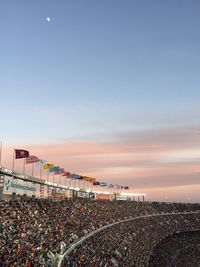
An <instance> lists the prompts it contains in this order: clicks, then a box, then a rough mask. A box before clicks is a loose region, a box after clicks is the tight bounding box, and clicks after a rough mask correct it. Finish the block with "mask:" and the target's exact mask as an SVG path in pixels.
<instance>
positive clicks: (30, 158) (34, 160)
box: [26, 156, 40, 164]
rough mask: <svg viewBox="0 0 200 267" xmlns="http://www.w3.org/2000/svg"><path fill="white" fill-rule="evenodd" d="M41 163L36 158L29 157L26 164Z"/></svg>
mask: <svg viewBox="0 0 200 267" xmlns="http://www.w3.org/2000/svg"><path fill="white" fill-rule="evenodd" d="M39 161H40V160H39V159H38V157H36V156H28V157H27V158H26V164H30V163H35V162H39Z"/></svg>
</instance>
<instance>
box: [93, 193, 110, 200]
mask: <svg viewBox="0 0 200 267" xmlns="http://www.w3.org/2000/svg"><path fill="white" fill-rule="evenodd" d="M96 199H98V200H111V195H109V194H96Z"/></svg>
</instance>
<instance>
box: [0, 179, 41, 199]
mask: <svg viewBox="0 0 200 267" xmlns="http://www.w3.org/2000/svg"><path fill="white" fill-rule="evenodd" d="M12 193H16V194H20V195H24V194H26V195H27V196H33V195H36V185H35V184H34V183H32V182H25V181H23V180H20V179H14V178H12V177H9V176H4V185H3V194H7V195H11V194H12Z"/></svg>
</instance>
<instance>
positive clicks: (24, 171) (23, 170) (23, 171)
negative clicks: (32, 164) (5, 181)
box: [23, 158, 26, 174]
mask: <svg viewBox="0 0 200 267" xmlns="http://www.w3.org/2000/svg"><path fill="white" fill-rule="evenodd" d="M25 160H26V158H24V166H23V174H25Z"/></svg>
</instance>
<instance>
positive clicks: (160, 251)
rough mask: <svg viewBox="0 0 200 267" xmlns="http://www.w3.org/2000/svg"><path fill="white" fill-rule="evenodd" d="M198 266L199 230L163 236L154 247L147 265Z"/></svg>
mask: <svg viewBox="0 0 200 267" xmlns="http://www.w3.org/2000/svg"><path fill="white" fill-rule="evenodd" d="M160 266H171V267H175V266H181V267H190V266H191V267H198V266H200V232H199V231H192V232H182V233H177V234H173V235H170V236H168V237H166V238H164V239H163V240H162V241H161V242H160V243H159V244H158V245H157V246H156V248H155V249H154V251H153V254H152V256H151V259H150V263H149V267H160Z"/></svg>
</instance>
